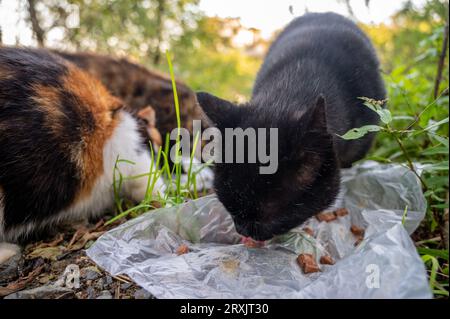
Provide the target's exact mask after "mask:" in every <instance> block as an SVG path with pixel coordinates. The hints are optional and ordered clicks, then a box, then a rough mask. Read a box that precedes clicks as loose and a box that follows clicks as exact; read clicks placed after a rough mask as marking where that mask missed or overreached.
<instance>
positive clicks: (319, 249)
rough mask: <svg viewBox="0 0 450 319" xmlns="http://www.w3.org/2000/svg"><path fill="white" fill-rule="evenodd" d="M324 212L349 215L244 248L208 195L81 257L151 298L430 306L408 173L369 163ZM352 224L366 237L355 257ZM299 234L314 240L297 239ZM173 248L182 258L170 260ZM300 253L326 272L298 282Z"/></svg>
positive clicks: (416, 200) (419, 210) (132, 225)
mask: <svg viewBox="0 0 450 319" xmlns="http://www.w3.org/2000/svg"><path fill="white" fill-rule="evenodd" d="M334 206H335V207H346V208H348V210H349V212H350V214H349V215H346V216H344V217H340V218H338V219H337V220H335V221H332V222H329V223H326V222H319V221H318V220H317V219H315V218H311V219H309V220H308V221H307V222H306V223H305V224H304V225H302V226H300V227H297V228H295V229H293V230H292V231H291V232H289V233H287V234H285V235H283V236H278V237H276V238H274V239H272V240H270V241H269V242H267V244H266V246H265V247H264V248H248V247H246V246H244V245H243V244H241V243H240V239H241V238H240V236H239V235H238V234H237V233H236V231H235V228H234V224H233V221H232V219H231V217H230V215H229V214H228V212H227V211H226V210H225V208H224V207H223V206H222V204H221V203H220V202H219V201H218V200H217V198H216V197H215V196H214V195H210V196H206V197H203V198H200V199H198V200H195V201H190V202H187V203H185V204H182V205H179V206H176V207H170V208H162V209H158V210H155V211H151V212H149V213H146V214H144V215H142V216H139V217H138V218H135V219H133V220H131V221H128V222H127V223H124V224H122V225H121V226H119V227H117V228H115V229H113V230H111V231H109V232H107V233H106V234H104V235H103V236H102V237H101V238H99V239H98V240H97V242H96V243H95V244H94V245H93V246H91V248H89V250H88V251H87V254H88V256H89V257H90V258H91V259H93V260H94V261H95V262H96V263H97V264H98V265H99V266H100V267H102V268H104V269H105V270H107V271H108V272H110V273H111V274H113V275H117V274H127V275H128V276H129V277H130V278H132V279H133V280H134V281H135V282H136V283H137V284H138V285H140V286H142V287H143V288H145V289H146V290H148V291H149V292H150V293H152V294H153V295H154V296H155V297H157V298H431V297H432V294H431V291H430V288H429V285H428V281H427V276H426V270H425V267H424V265H423V263H422V261H421V259H420V257H419V255H418V254H417V251H416V249H415V246H414V244H413V242H412V240H411V239H410V237H409V234H411V233H412V232H413V231H414V230H415V229H416V228H417V226H418V225H419V223H420V221H421V220H422V219H423V217H424V215H425V211H426V201H425V198H424V196H423V194H422V190H421V187H420V184H419V182H418V180H417V178H416V176H415V175H414V174H413V173H412V172H410V171H409V170H408V169H407V168H405V167H402V166H400V165H380V164H377V163H375V162H365V163H363V164H361V165H357V166H355V167H353V168H351V169H348V170H343V172H342V187H341V193H340V196H339V198H338V200H337V201H336V203H335V205H334ZM405 207H406V214H405ZM402 221H403V223H402ZM352 224H356V225H359V226H362V227H364V228H366V230H365V238H364V240H363V241H362V242H361V243H360V244H359V245H357V246H356V247H355V236H354V235H353V234H352V233H351V232H350V231H349V229H350V226H351V225H352ZM306 225H307V226H308V227H310V228H312V229H314V231H315V236H314V237H312V236H310V235H308V234H306V233H305V232H304V231H303V230H302V229H303V228H304V227H305V226H306ZM182 244H186V245H187V246H188V247H189V249H190V251H189V253H187V254H184V255H180V256H178V255H177V254H176V250H177V248H178V247H179V246H180V245H182ZM300 253H311V254H313V255H314V256H315V258H316V259H317V261H318V260H319V258H320V257H321V256H323V255H330V256H331V257H332V258H333V259H334V260H335V261H336V263H335V264H334V265H320V268H321V271H320V272H317V273H312V274H307V275H305V274H303V272H302V271H301V269H300V267H299V266H298V264H297V262H296V258H297V255H298V254H300Z"/></svg>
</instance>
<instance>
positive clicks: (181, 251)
mask: <svg viewBox="0 0 450 319" xmlns="http://www.w3.org/2000/svg"><path fill="white" fill-rule="evenodd" d="M188 252H189V247H188V246H187V245H185V244H182V245H180V246H179V247H178V248H177V251H176V253H177V255H178V256H180V255H184V254H187V253H188Z"/></svg>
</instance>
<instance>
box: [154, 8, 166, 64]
mask: <svg viewBox="0 0 450 319" xmlns="http://www.w3.org/2000/svg"><path fill="white" fill-rule="evenodd" d="M164 6H165V0H158V11H157V12H156V46H155V55H154V57H153V64H155V65H158V64H159V61H160V60H161V49H160V46H161V41H162V32H163V22H164V20H163V16H164V11H165V8H164Z"/></svg>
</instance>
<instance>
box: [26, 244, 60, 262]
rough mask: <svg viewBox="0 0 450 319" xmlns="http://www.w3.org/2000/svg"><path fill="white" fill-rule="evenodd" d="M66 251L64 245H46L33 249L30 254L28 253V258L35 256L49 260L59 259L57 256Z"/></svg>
mask: <svg viewBox="0 0 450 319" xmlns="http://www.w3.org/2000/svg"><path fill="white" fill-rule="evenodd" d="M64 252H65V247H64V246H56V247H44V248H36V249H34V250H32V251H31V252H30V253H29V254H28V255H26V258H27V259H34V258H39V257H41V258H44V259H49V260H53V261H55V260H57V257H58V256H60V255H62V254H63V253H64Z"/></svg>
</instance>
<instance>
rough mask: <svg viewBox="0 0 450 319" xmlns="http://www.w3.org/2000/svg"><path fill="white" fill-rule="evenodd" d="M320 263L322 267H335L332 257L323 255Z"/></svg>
mask: <svg viewBox="0 0 450 319" xmlns="http://www.w3.org/2000/svg"><path fill="white" fill-rule="evenodd" d="M319 262H320V263H321V264H322V265H334V260H333V258H331V256H328V255H323V256H322V257H320V260H319Z"/></svg>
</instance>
